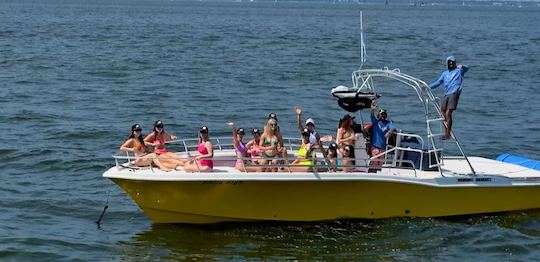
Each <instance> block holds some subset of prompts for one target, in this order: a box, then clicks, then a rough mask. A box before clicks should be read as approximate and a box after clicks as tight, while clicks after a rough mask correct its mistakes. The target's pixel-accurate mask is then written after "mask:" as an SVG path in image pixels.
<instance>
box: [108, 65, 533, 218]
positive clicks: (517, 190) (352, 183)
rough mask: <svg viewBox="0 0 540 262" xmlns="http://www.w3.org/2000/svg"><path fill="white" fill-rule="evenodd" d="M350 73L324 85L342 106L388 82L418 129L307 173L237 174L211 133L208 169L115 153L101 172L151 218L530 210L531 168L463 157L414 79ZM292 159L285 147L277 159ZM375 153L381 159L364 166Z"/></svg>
mask: <svg viewBox="0 0 540 262" xmlns="http://www.w3.org/2000/svg"><path fill="white" fill-rule="evenodd" d="M352 79H353V87H352V88H347V87H339V88H336V89H333V95H334V96H335V97H337V98H338V103H339V104H340V106H341V107H342V108H344V109H345V110H347V111H349V112H359V113H358V114H359V115H360V116H361V112H362V109H364V108H367V107H368V106H367V104H368V103H369V102H370V101H372V100H376V99H377V98H378V97H379V95H381V94H383V95H384V93H385V92H386V90H385V89H384V85H383V87H382V88H381V86H377V90H376V89H375V83H377V81H379V80H383V81H382V82H384V81H387V80H391V81H393V82H395V83H398V84H401V86H402V88H403V89H400V90H404V91H405V90H408V91H412V92H409V93H412V94H413V95H412V96H413V98H414V101H416V103H417V107H418V108H419V109H420V111H422V112H423V115H424V121H423V123H424V124H423V125H424V127H423V128H422V129H424V130H425V132H418V133H413V132H397V133H396V134H395V136H394V139H395V143H392V144H389V145H387V147H386V150H385V151H384V152H382V153H381V154H379V155H376V156H368V155H367V153H364V154H358V155H357V157H356V158H355V162H354V165H352V166H350V169H351V170H352V171H351V172H331V168H330V166H329V165H328V164H327V162H326V161H324V159H323V158H322V157H321V156H320V157H318V158H317V159H316V161H315V162H314V163H315V164H314V168H313V170H314V171H312V172H292V171H291V169H293V168H294V166H295V165H292V164H290V161H287V162H286V163H283V164H278V165H277V166H272V167H276V168H277V170H278V172H247V169H246V170H238V169H235V168H234V166H235V162H236V160H237V158H236V154H235V151H234V149H233V146H232V141H231V138H214V139H212V141H213V146H214V157H213V161H214V169H213V171H212V172H193V173H191V172H185V171H183V170H178V171H171V172H164V171H162V170H160V169H158V168H155V167H151V166H149V167H137V166H135V165H134V164H133V156H130V155H129V154H126V153H119V154H116V155H114V156H113V157H114V159H115V161H116V165H115V166H114V167H112V168H110V169H109V170H108V171H106V172H105V173H104V174H103V176H104V177H106V178H109V179H111V180H112V181H114V182H115V183H116V184H118V185H119V186H120V187H121V188H122V189H123V190H124V191H126V192H127V193H128V194H129V195H130V197H131V198H132V199H133V200H134V201H135V202H136V203H137V204H138V205H139V207H140V208H141V209H142V210H143V211H144V212H145V213H146V214H147V215H148V216H149V217H150V219H152V221H154V222H155V223H214V222H224V221H269V220H271V221H320V220H335V219H352V218H361V219H375V218H388V217H440V216H455V215H470V214H480V213H493V212H503V211H513V210H527V209H538V208H540V171H538V170H535V169H533V168H528V167H524V166H520V165H517V164H512V163H505V162H501V161H496V160H492V159H487V158H483V157H470V156H467V155H466V154H465V153H464V152H463V149H462V147H461V145H460V143H459V141H458V140H457V139H456V136H455V134H452V139H450V140H447V141H443V140H442V135H443V134H442V132H441V129H442V128H441V127H442V125H443V117H442V115H441V111H440V108H439V106H438V103H437V99H436V98H435V97H434V96H433V94H432V93H431V91H430V90H429V89H427V90H424V89H422V88H421V87H422V86H423V85H425V82H424V81H422V80H420V79H417V78H414V77H412V76H409V75H406V74H403V73H401V72H400V71H399V70H389V69H365V70H358V71H355V72H353V77H352ZM403 93H404V94H405V93H407V92H403ZM359 137H360V138H361V139H360V142H357V143H356V145H355V147H356V150H358V152H366V148H365V142H366V139H369V136H367V135H366V133H365V132H360V133H359ZM174 143H176V144H178V145H180V147H181V148H182V149H181V150H180V152H177V153H176V154H177V156H178V157H179V158H185V159H189V158H190V157H191V155H190V154H189V153H190V152H193V151H194V149H195V148H196V141H194V140H177V141H174ZM299 145H300V141H299V140H298V139H293V138H287V139H285V146H286V148H287V149H288V152H289V153H290V152H296V150H297V149H298V147H299ZM455 152H457V153H456V154H453V155H450V153H455ZM294 157H295V155H294V154H292V153H290V154H289V157H287V160H291V159H294ZM379 157H383V158H384V162H383V164H382V166H381V167H380V168H377V169H373V161H375V160H376V159H377V158H379ZM246 163H248V161H247V162H246ZM247 166H248V167H249V164H247Z"/></svg>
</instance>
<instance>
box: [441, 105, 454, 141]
mask: <svg viewBox="0 0 540 262" xmlns="http://www.w3.org/2000/svg"><path fill="white" fill-rule="evenodd" d="M453 112H454V110H452V109H447V110H446V111H445V112H444V118H445V120H446V126H445V132H444V136H443V139H449V138H450V131H451V130H452V113H453Z"/></svg>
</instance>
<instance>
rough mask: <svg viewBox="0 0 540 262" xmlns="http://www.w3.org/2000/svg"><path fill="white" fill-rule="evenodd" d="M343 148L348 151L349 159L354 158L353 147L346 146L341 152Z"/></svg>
mask: <svg viewBox="0 0 540 262" xmlns="http://www.w3.org/2000/svg"><path fill="white" fill-rule="evenodd" d="M345 148H347V149H348V151H349V158H354V146H351V145H346V146H344V147H343V150H345Z"/></svg>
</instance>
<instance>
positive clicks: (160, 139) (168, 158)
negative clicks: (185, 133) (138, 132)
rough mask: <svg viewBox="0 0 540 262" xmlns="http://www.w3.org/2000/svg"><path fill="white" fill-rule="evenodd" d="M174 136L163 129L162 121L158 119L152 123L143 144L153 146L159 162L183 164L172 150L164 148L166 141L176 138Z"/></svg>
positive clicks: (175, 164) (176, 165) (177, 165)
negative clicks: (151, 128) (150, 130)
mask: <svg viewBox="0 0 540 262" xmlns="http://www.w3.org/2000/svg"><path fill="white" fill-rule="evenodd" d="M176 138H177V137H176V136H173V135H171V134H169V133H168V132H167V131H165V126H164V124H163V121H161V120H158V121H156V122H155V123H154V129H153V130H152V132H151V133H150V134H148V135H147V136H146V137H145V138H144V144H145V145H147V146H153V147H154V153H155V154H156V155H157V156H158V157H159V159H160V160H161V162H163V163H167V164H168V165H174V166H175V167H179V166H183V165H184V161H182V160H181V159H180V158H179V157H178V156H177V155H176V154H175V153H174V152H169V151H167V149H166V148H165V143H166V141H173V140H176Z"/></svg>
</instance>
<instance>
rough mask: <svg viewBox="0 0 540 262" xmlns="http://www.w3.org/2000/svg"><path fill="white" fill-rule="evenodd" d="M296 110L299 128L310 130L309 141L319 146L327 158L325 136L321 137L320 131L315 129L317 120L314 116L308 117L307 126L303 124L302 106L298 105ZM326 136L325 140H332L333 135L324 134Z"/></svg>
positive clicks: (315, 146) (314, 145)
mask: <svg viewBox="0 0 540 262" xmlns="http://www.w3.org/2000/svg"><path fill="white" fill-rule="evenodd" d="M294 110H295V112H296V124H297V126H298V129H299V130H300V131H301V132H302V130H304V129H306V128H307V129H308V132H309V143H310V144H312V145H313V147H314V148H319V150H320V151H321V153H322V155H323V157H324V158H325V159H326V151H325V150H324V147H323V145H322V142H321V141H322V140H323V138H321V136H320V135H319V133H318V132H317V131H316V130H315V121H314V120H313V119H312V118H308V119H306V126H305V127H304V126H302V108H300V107H299V106H296V107H295V108H294ZM324 138H325V141H331V140H332V137H331V136H324Z"/></svg>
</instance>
